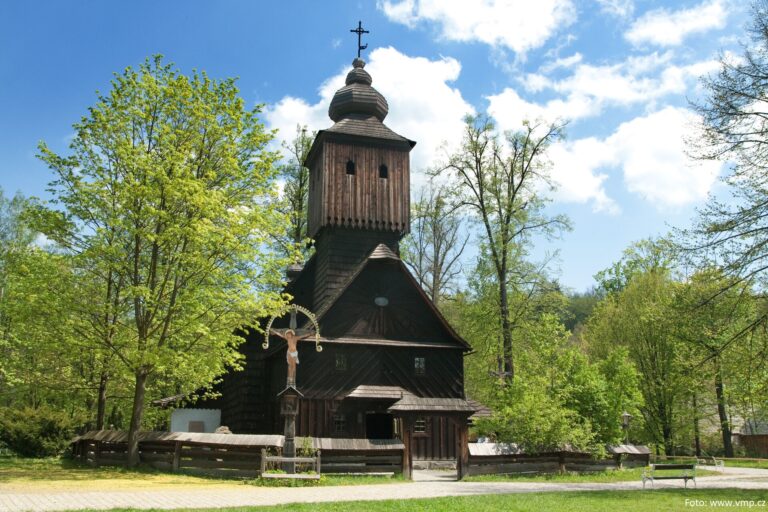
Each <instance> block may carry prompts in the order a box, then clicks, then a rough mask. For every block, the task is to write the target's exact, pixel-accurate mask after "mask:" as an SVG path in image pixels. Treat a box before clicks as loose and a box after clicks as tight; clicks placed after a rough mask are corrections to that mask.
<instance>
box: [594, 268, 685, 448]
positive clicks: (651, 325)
mask: <svg viewBox="0 0 768 512" xmlns="http://www.w3.org/2000/svg"><path fill="white" fill-rule="evenodd" d="M674 290H675V288H674V282H673V281H672V280H671V279H670V278H669V273H668V271H665V270H663V269H657V270H652V271H649V272H645V273H643V274H638V275H635V276H634V277H633V278H632V279H631V280H630V281H629V282H628V283H627V285H626V286H625V287H624V289H623V290H621V291H620V292H618V293H613V294H610V295H608V296H607V297H606V298H605V299H604V300H603V301H601V302H600V303H599V304H598V305H597V307H596V308H595V311H594V313H593V315H592V317H591V318H590V320H589V322H588V323H587V326H586V329H585V331H584V334H583V336H584V338H585V339H586V341H587V343H588V344H589V347H590V351H591V353H592V354H593V356H594V357H597V358H598V359H607V358H608V356H609V355H610V354H611V352H613V351H614V350H615V349H616V347H617V346H618V347H625V348H626V350H627V352H628V353H629V357H630V358H631V360H632V362H633V363H634V365H635V367H636V368H637V371H638V374H639V376H640V378H639V385H640V390H641V392H642V395H643V402H644V403H643V405H642V407H641V408H640V411H641V413H642V416H643V419H644V420H645V424H646V426H647V429H648V433H649V434H650V435H651V437H652V439H653V441H654V442H656V443H657V444H658V445H663V446H664V452H665V453H666V454H667V455H671V454H674V449H675V443H674V441H675V427H676V426H677V424H678V422H677V415H678V410H679V408H680V404H681V400H682V398H681V397H682V396H683V391H684V390H685V379H684V369H685V366H684V364H683V363H682V361H681V360H680V356H679V353H680V343H679V341H678V339H677V337H676V331H675V326H676V324H675V321H676V315H675V313H674V310H673V302H674V297H675V295H674Z"/></svg>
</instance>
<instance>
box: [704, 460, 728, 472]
mask: <svg viewBox="0 0 768 512" xmlns="http://www.w3.org/2000/svg"><path fill="white" fill-rule="evenodd" d="M698 463H699V465H702V466H715V471H719V472H720V473H722V472H723V468H725V461H724V460H723V459H716V458H714V457H709V458H706V459H699V460H698Z"/></svg>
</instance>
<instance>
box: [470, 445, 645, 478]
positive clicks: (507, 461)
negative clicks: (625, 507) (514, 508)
mask: <svg viewBox="0 0 768 512" xmlns="http://www.w3.org/2000/svg"><path fill="white" fill-rule="evenodd" d="M647 463H648V455H647V454H640V453H638V454H632V453H630V454H627V453H623V452H622V453H615V454H612V456H611V458H604V459H595V458H593V457H592V455H590V454H589V453H581V452H573V451H558V452H550V453H537V454H526V453H523V452H522V450H519V449H518V448H517V447H515V446H514V445H507V444H501V443H470V444H469V462H468V468H467V474H468V475H488V474H514V473H558V472H559V473H562V472H566V471H577V472H582V473H583V472H592V471H608V470H614V469H618V468H619V467H622V466H624V467H633V466H645V465H646V464H647Z"/></svg>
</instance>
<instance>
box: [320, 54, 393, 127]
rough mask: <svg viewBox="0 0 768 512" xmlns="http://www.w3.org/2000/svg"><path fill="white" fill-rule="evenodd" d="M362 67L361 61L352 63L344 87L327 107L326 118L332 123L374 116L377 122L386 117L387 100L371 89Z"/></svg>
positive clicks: (368, 78) (358, 59) (368, 77)
mask: <svg viewBox="0 0 768 512" xmlns="http://www.w3.org/2000/svg"><path fill="white" fill-rule="evenodd" d="M364 67H365V61H364V60H363V59H360V58H357V59H355V60H354V61H352V71H350V72H349V73H348V74H347V80H346V85H345V86H344V87H342V88H341V89H339V90H338V91H336V94H335V95H334V96H333V100H332V101H331V106H330V107H328V116H329V117H330V118H331V119H332V120H333V121H334V122H339V121H340V120H342V119H344V118H346V117H349V116H355V117H358V116H365V117H369V116H375V117H376V118H377V119H378V120H379V121H384V118H385V117H387V112H389V106H388V105H387V100H386V99H384V96H382V95H381V93H380V92H379V91H377V90H376V89H374V88H373V87H371V83H372V82H373V80H372V79H371V75H369V74H368V72H367V71H366V70H364V69H363V68H364Z"/></svg>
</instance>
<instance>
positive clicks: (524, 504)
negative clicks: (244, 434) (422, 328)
mask: <svg viewBox="0 0 768 512" xmlns="http://www.w3.org/2000/svg"><path fill="white" fill-rule="evenodd" d="M766 499H768V491H745V490H736V489H717V490H713V489H707V490H700V491H697V490H688V491H684V490H677V489H675V490H663V491H662V490H659V491H591V492H552V493H529V494H496V495H485V496H455V497H448V498H430V499H419V500H387V501H348V502H331V503H292V504H288V505H280V506H274V507H247V508H222V509H195V510H196V512H202V511H203V510H209V511H210V512H246V511H254V512H256V511H265V512H267V511H275V512H277V511H298V512H310V511H311V512H331V511H333V512H352V511H360V510H363V511H365V512H389V511H395V512H413V511H416V512H418V511H433V510H438V511H441V512H458V511H467V510H469V511H473V512H479V511H483V512H486V511H504V512H523V511H537V512H538V511H541V510H564V511H574V512H616V511H621V512H666V511H678V510H686V509H693V510H696V509H704V510H730V511H733V510H747V509H750V508H753V509H760V510H765V508H766V507H765V505H764V503H765V500H766ZM686 500H688V501H686ZM742 500H743V501H742ZM729 501H730V502H729ZM739 501H742V503H741V504H739V503H738V502H739ZM761 501H762V502H763V505H762V506H761V505H760V502H761ZM750 503H751V507H750ZM112 512H118V509H114V510H113V511H112Z"/></svg>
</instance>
